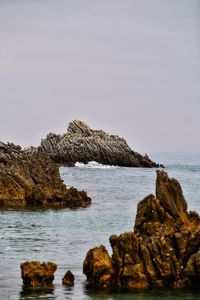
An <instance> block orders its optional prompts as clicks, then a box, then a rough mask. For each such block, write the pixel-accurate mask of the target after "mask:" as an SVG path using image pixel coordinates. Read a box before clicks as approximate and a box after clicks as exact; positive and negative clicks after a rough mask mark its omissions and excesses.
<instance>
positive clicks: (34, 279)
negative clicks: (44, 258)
mask: <svg viewBox="0 0 200 300" xmlns="http://www.w3.org/2000/svg"><path fill="white" fill-rule="evenodd" d="M56 269H57V265H56V264H54V263H52V262H47V263H45V262H43V263H41V262H39V261H30V262H29V261H26V262H24V263H23V264H21V276H22V280H23V287H24V288H25V289H47V288H52V284H53V280H54V272H55V271H56Z"/></svg>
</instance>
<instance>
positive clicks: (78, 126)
mask: <svg viewBox="0 0 200 300" xmlns="http://www.w3.org/2000/svg"><path fill="white" fill-rule="evenodd" d="M91 132H92V129H91V128H90V127H89V126H88V125H87V124H86V123H85V122H83V121H81V120H73V121H71V122H70V123H69V125H68V128H67V134H86V135H90V134H91Z"/></svg>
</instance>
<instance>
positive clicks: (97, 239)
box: [0, 153, 200, 300]
mask: <svg viewBox="0 0 200 300" xmlns="http://www.w3.org/2000/svg"><path fill="white" fill-rule="evenodd" d="M151 158H153V159H154V160H156V161H157V162H160V163H163V164H164V165H165V166H166V171H167V172H168V174H169V175H170V176H172V177H175V178H176V179H178V180H179V181H180V183H181V185H182V188H183V191H184V195H185V198H186V200H187V202H188V206H189V210H196V211H198V212H200V154H183V153H179V154H177V153H176V154H175V153H168V154H154V155H151ZM60 173H61V176H62V178H63V180H64V181H65V183H66V185H67V186H68V187H69V186H75V187H77V188H79V189H85V190H87V191H88V194H89V195H90V196H91V197H92V199H93V204H92V205H91V206H90V207H89V208H86V209H77V210H69V209H63V210H51V209H49V210H31V211H30V210H26V211H13V210H10V211H0V238H1V240H0V300H7V299H21V300H22V299H34V300H36V299H60V300H61V299H74V300H75V299H76V300H101V299H103V300H130V299H133V300H145V299H148V300H153V299H161V298H162V299H164V300H167V299H173V300H175V299H176V300H179V299H184V300H189V299H190V300H192V299H193V300H194V299H199V297H200V294H196V293H195V292H193V293H191V292H187V293H186V292H184V293H181V292H177V291H169V290H168V291H163V290H160V291H159V290H156V291H155V290H154V291H148V292H138V293H134V294H111V295H109V294H106V293H101V292H89V291H87V289H86V287H85V276H84V275H83V274H82V262H83V260H84V258H85V255H86V253H87V251H88V250H89V249H90V248H92V247H94V246H98V245H100V244H104V245H105V246H106V247H107V248H108V249H109V251H110V246H109V241H108V239H109V236H110V235H111V234H120V233H122V232H124V231H130V230H132V229H133V224H134V217H135V213H136V208H137V203H138V201H140V200H142V199H143V198H144V197H145V196H146V195H148V194H149V193H154V191H155V179H156V170H155V169H135V168H120V167H106V166H104V167H103V166H99V165H96V164H95V163H90V164H89V165H88V166H83V165H80V164H79V165H78V166H77V167H75V168H61V169H60ZM25 260H39V261H53V262H55V263H56V264H57V265H58V269H57V271H56V273H55V281H54V291H53V292H52V293H41V294H38V293H36V294H24V293H23V290H22V286H21V285H22V281H21V275H20V264H21V262H23V261H25ZM67 270H71V271H72V272H73V273H74V275H75V286H74V288H65V287H63V286H62V284H61V279H62V277H63V276H64V274H65V272H66V271H67Z"/></svg>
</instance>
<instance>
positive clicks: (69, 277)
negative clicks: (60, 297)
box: [62, 271, 74, 287]
mask: <svg viewBox="0 0 200 300" xmlns="http://www.w3.org/2000/svg"><path fill="white" fill-rule="evenodd" d="M62 284H63V285H66V286H68V287H70V286H73V285H74V275H73V274H72V272H71V271H67V272H66V273H65V276H64V277H63V279H62Z"/></svg>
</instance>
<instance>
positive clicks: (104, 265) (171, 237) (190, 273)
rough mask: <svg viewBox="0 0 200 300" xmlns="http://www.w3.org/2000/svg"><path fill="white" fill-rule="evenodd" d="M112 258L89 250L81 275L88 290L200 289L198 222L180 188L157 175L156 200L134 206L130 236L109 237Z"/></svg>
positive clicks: (98, 250) (149, 198)
mask: <svg viewBox="0 0 200 300" xmlns="http://www.w3.org/2000/svg"><path fill="white" fill-rule="evenodd" d="M110 244H111V246H112V250H113V254H112V257H110V256H109V255H108V252H107V251H106V249H105V248H104V247H103V246H100V247H96V248H94V249H91V250H90V251H89V252H88V254H87V256H86V259H85V261H84V264H83V272H84V274H86V276H87V281H88V284H89V286H92V287H96V288H110V289H112V290H122V291H123V290H132V289H137V288H140V289H141V288H148V287H153V286H159V287H172V288H193V287H200V218H199V215H198V214H197V213H196V212H190V213H188V212H187V203H186V201H185V199H184V196H183V193H182V189H181V186H180V184H179V182H178V181H177V180H175V179H170V178H169V177H168V175H167V174H166V173H165V172H163V171H157V181H156V196H153V195H149V196H147V197H146V198H144V200H142V201H141V202H140V203H139V204H138V208H137V215H136V220H135V226H134V231H131V232H126V233H123V234H121V235H119V236H111V237H110Z"/></svg>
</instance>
